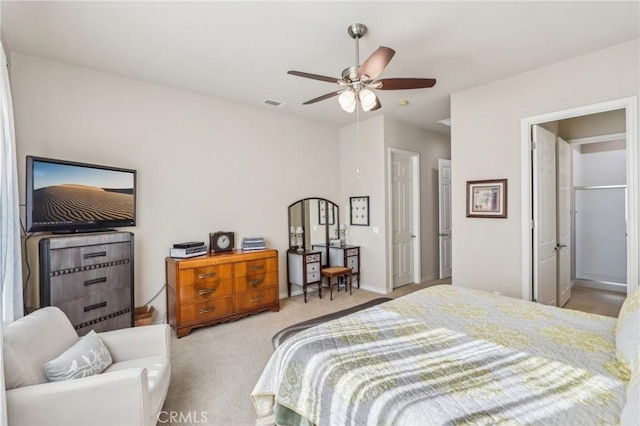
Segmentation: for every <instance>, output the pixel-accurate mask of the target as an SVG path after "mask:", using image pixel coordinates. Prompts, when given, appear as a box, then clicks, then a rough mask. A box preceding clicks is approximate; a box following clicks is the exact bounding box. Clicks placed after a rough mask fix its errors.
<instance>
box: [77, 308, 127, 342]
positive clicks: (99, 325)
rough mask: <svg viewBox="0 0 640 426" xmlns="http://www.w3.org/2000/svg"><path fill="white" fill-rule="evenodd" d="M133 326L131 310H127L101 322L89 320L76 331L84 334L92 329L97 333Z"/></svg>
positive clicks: (81, 334)
mask: <svg viewBox="0 0 640 426" xmlns="http://www.w3.org/2000/svg"><path fill="white" fill-rule="evenodd" d="M128 327H131V312H126V313H123V314H120V315H115V316H113V317H109V318H106V319H105V320H103V321H99V322H95V323H92V322H88V323H86V325H84V326H83V327H80V328H77V329H76V332H77V333H78V335H80V336H84V335H85V334H87V333H88V332H90V331H91V330H94V331H95V332H96V333H102V332H104V331H111V330H118V329H119V328H128Z"/></svg>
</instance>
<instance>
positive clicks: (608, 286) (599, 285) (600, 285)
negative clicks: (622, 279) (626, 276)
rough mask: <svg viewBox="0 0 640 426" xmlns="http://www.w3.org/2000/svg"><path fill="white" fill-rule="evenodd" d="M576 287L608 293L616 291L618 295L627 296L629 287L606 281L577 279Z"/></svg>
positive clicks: (575, 281)
mask: <svg viewBox="0 0 640 426" xmlns="http://www.w3.org/2000/svg"><path fill="white" fill-rule="evenodd" d="M574 286H575V287H585V288H593V289H596V290H607V291H615V292H617V293H624V294H627V285H626V284H620V283H612V282H605V281H593V280H586V279H580V278H576V279H575V280H574Z"/></svg>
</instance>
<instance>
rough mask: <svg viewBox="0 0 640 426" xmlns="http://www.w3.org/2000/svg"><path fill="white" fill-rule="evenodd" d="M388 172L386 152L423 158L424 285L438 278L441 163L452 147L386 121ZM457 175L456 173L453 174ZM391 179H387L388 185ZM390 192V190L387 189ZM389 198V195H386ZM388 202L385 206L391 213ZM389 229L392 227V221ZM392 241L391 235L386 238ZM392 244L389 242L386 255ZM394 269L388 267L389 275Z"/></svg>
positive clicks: (428, 134) (445, 141) (447, 141)
mask: <svg viewBox="0 0 640 426" xmlns="http://www.w3.org/2000/svg"><path fill="white" fill-rule="evenodd" d="M384 144H385V171H387V172H388V171H389V170H388V168H387V167H386V163H387V162H388V161H389V158H388V157H389V150H388V149H387V148H398V149H404V150H407V151H413V152H417V153H419V154H420V233H421V235H420V241H421V247H420V250H421V258H422V259H421V260H422V261H421V269H422V281H427V280H431V279H435V278H438V275H439V270H440V268H439V255H440V254H439V247H438V244H439V243H438V190H439V188H438V159H440V158H442V159H445V160H449V159H451V143H450V139H449V137H448V136H444V135H441V134H438V133H433V132H429V131H427V130H424V129H420V128H418V127H415V126H412V125H409V124H406V123H402V122H399V121H397V120H393V119H390V118H387V117H385V120H384ZM453 172H454V173H455V171H453ZM388 179H389V176H388V175H385V180H386V182H387V183H388ZM387 191H388V187H387ZM387 195H388V194H387ZM389 202H390V200H387V203H386V205H385V209H386V211H389ZM386 226H387V227H388V228H390V227H391V217H388V220H387V223H386ZM385 235H386V236H387V238H389V235H387V234H386V233H385ZM390 245H391V241H390V240H387V241H386V248H387V255H388V253H389V250H388V247H390ZM390 270H391V265H389V271H390Z"/></svg>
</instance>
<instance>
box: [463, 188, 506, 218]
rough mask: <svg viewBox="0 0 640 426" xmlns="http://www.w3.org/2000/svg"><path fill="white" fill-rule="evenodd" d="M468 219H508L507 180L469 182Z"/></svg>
mask: <svg viewBox="0 0 640 426" xmlns="http://www.w3.org/2000/svg"><path fill="white" fill-rule="evenodd" d="M467 217H481V218H498V219H506V217H507V179H494V180H470V181H467Z"/></svg>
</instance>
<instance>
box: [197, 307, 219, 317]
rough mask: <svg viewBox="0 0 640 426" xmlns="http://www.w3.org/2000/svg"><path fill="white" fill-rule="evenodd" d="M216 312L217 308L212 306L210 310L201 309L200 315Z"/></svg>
mask: <svg viewBox="0 0 640 426" xmlns="http://www.w3.org/2000/svg"><path fill="white" fill-rule="evenodd" d="M215 310H216V307H215V306H210V307H208V308H202V309H200V315H204V314H208V313H209V312H213V311H215Z"/></svg>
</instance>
